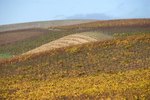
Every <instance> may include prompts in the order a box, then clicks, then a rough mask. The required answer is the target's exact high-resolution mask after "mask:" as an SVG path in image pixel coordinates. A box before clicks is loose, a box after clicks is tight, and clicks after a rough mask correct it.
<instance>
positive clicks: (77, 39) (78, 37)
mask: <svg viewBox="0 0 150 100" xmlns="http://www.w3.org/2000/svg"><path fill="white" fill-rule="evenodd" d="M107 39H112V36H108V35H105V34H101V33H96V32H95V33H94V32H85V33H79V34H73V35H68V36H65V37H62V38H60V39H58V40H55V41H52V42H50V43H47V44H44V45H42V46H40V47H38V48H36V49H33V50H31V51H29V52H27V53H24V54H33V53H40V52H45V51H48V50H52V49H56V48H65V47H68V46H73V45H78V44H84V43H88V42H94V41H102V40H107ZM24 54H23V55H24Z"/></svg>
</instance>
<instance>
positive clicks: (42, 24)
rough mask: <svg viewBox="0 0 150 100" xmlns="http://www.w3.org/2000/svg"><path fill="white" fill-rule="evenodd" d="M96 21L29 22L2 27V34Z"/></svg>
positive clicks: (0, 27) (0, 29) (0, 30)
mask: <svg viewBox="0 0 150 100" xmlns="http://www.w3.org/2000/svg"><path fill="white" fill-rule="evenodd" d="M92 21H94V20H55V21H39V22H28V23H19V24H10V25H0V32H5V31H14V30H23V29H33V28H40V29H41V28H42V29H43V28H44V29H45V28H46V29H47V28H48V27H52V26H53V27H54V26H64V25H74V24H81V23H87V22H92Z"/></svg>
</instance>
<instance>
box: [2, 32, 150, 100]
mask: <svg viewBox="0 0 150 100" xmlns="http://www.w3.org/2000/svg"><path fill="white" fill-rule="evenodd" d="M149 51H150V35H149V34H143V35H142V34H141V35H140V34H139V35H132V36H129V37H123V38H120V39H115V40H109V41H103V42H96V43H89V44H84V45H78V46H72V47H68V48H64V49H63V48H62V49H58V50H54V51H50V52H43V53H41V54H36V55H29V56H25V57H24V56H23V57H21V58H19V59H18V58H15V59H12V60H11V61H9V62H16V63H11V64H9V63H8V62H7V64H6V65H3V64H2V65H1V71H0V85H1V86H2V87H1V88H0V91H1V92H0V97H1V98H13V99H16V98H21V99H23V98H24V99H27V98H28V99H29V98H32V99H33V98H35V99H36V98H41V99H46V98H51V99H52V98H53V99H54V98H58V99H62V98H68V99H69V98H70V99H71V98H75V99H87V98H91V99H92V98H116V99H121V98H124V99H127V98H128V99H148V98H150V97H149V95H150V81H149V80H150V74H149V73H150V69H149V68H150V56H149V55H150V52H149Z"/></svg>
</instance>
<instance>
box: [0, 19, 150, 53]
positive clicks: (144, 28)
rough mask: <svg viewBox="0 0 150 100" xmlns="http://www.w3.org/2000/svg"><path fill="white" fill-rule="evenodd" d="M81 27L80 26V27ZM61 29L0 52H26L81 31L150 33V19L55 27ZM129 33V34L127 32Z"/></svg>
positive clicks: (8, 46)
mask: <svg viewBox="0 0 150 100" xmlns="http://www.w3.org/2000/svg"><path fill="white" fill-rule="evenodd" d="M79 27H80V28H79ZM55 28H56V29H61V31H54V30H53V31H52V30H51V31H50V32H49V34H46V35H42V36H41V37H37V38H36V39H28V40H25V41H21V42H16V43H14V44H8V45H4V46H1V47H0V54H7V53H9V54H10V55H19V54H22V53H25V52H27V51H29V50H31V49H34V48H36V47H39V46H41V45H43V44H45V43H48V42H51V41H53V40H56V39H58V38H61V37H63V36H66V35H70V34H74V33H80V32H87V31H88V32H91V31H92V32H93V31H98V32H100V33H104V34H109V35H114V34H115V36H116V35H117V36H120V34H121V33H125V34H123V35H129V34H135V33H136V34H137V33H140V34H141V33H149V32H150V20H149V19H140V20H139V19H136V20H114V21H97V22H90V23H87V24H80V25H77V26H76V25H72V26H63V27H53V29H55ZM127 33H128V34H127Z"/></svg>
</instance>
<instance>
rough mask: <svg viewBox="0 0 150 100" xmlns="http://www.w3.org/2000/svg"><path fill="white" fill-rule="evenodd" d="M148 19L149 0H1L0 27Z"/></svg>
mask: <svg viewBox="0 0 150 100" xmlns="http://www.w3.org/2000/svg"><path fill="white" fill-rule="evenodd" d="M127 18H150V0H0V25H4V24H13V23H23V22H33V21H46V20H61V19H99V20H109V19H127Z"/></svg>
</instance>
